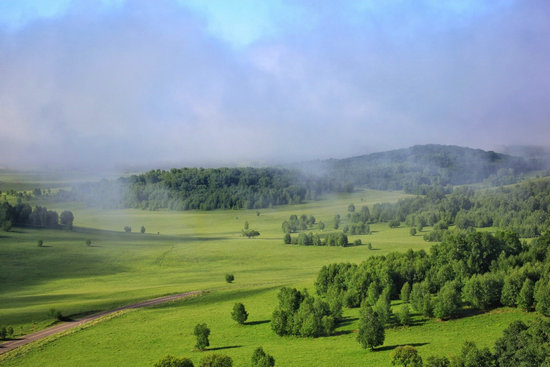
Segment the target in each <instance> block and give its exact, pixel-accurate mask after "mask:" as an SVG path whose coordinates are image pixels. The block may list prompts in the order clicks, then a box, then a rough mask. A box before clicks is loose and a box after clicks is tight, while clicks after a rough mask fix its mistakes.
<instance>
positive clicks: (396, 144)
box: [0, 0, 550, 168]
mask: <svg viewBox="0 0 550 367" xmlns="http://www.w3.org/2000/svg"><path fill="white" fill-rule="evenodd" d="M549 60H550V2H548V1H547V0H530V1H520V0H486V1H484V0H449V1H440V0H415V1H411V0H408V1H405V0H387V1H375V0H355V1H351V0H350V1H347V0H343V1H337V2H335V1H322V0H321V1H311V0H294V1H287V0H273V1H256V0H235V1H227V0H212V1H204V0H189V1H184V0H155V1H149V0H111V1H109V0H97V1H76V0H41V1H34V0H2V1H0V166H3V167H11V168H18V167H26V168H61V167H72V168H78V167H92V168H112V167H125V166H126V167H128V166H134V167H141V166H155V165H159V166H161V165H162V166H164V165H172V166H183V165H204V166H220V165H262V164H277V163H285V162H297V161H305V160H312V159H327V158H344V157H350V156H356V155H361V154H367V153H371V152H376V151H383V150H390V149H396V148H404V147H409V146H412V145H416V144H428V143H437V144H453V145H460V146H468V147H474V148H482V149H493V150H498V149H500V148H502V147H505V146H510V145H542V146H547V145H548V142H549V141H550V62H549Z"/></svg>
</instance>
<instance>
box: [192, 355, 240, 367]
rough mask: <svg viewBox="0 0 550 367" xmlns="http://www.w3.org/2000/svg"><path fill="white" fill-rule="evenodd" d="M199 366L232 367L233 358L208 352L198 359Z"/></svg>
mask: <svg viewBox="0 0 550 367" xmlns="http://www.w3.org/2000/svg"><path fill="white" fill-rule="evenodd" d="M200 364H201V367H233V360H232V359H231V357H229V356H227V355H225V354H210V355H207V356H204V357H203V358H202V359H201V361H200Z"/></svg>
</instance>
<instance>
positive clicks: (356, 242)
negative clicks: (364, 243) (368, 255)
mask: <svg viewBox="0 0 550 367" xmlns="http://www.w3.org/2000/svg"><path fill="white" fill-rule="evenodd" d="M353 244H354V245H355V246H361V239H360V238H359V239H356V240H355V241H353Z"/></svg>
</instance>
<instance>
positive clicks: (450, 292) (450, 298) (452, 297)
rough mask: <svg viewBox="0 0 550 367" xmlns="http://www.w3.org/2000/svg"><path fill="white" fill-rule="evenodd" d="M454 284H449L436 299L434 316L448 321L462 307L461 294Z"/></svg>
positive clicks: (446, 284)
mask: <svg viewBox="0 0 550 367" xmlns="http://www.w3.org/2000/svg"><path fill="white" fill-rule="evenodd" d="M456 288H457V285H456V284H455V283H454V282H447V283H445V285H444V286H443V287H442V288H441V290H440V291H439V293H438V294H437V297H436V298H435V305H434V316H435V317H438V318H440V319H448V318H450V317H453V316H454V315H456V313H457V311H458V309H459V307H460V293H459V292H458V291H457V289H456Z"/></svg>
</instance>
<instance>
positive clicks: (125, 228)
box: [124, 226, 132, 233]
mask: <svg viewBox="0 0 550 367" xmlns="http://www.w3.org/2000/svg"><path fill="white" fill-rule="evenodd" d="M124 232H126V233H130V232H132V227H130V226H124Z"/></svg>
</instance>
